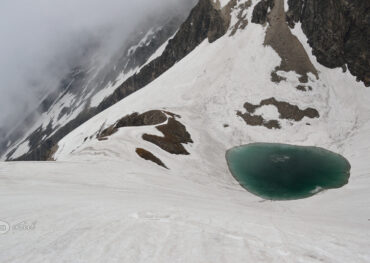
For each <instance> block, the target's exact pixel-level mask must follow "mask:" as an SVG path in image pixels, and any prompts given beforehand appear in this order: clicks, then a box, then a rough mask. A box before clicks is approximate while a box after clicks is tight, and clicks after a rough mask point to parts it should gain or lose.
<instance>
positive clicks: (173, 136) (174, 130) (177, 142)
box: [143, 118, 193, 155]
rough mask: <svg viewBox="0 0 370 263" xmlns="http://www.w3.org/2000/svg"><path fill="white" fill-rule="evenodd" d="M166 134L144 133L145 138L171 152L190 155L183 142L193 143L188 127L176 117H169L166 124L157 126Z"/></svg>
mask: <svg viewBox="0 0 370 263" xmlns="http://www.w3.org/2000/svg"><path fill="white" fill-rule="evenodd" d="M156 128H157V129H158V130H159V131H160V132H161V133H162V134H163V135H164V136H163V137H160V136H157V135H151V134H144V135H143V140H145V141H148V142H151V143H153V144H155V145H157V146H158V147H160V148H161V149H162V150H164V151H166V152H169V153H171V154H182V155H189V152H188V151H187V150H186V149H185V148H184V146H183V145H182V144H187V143H192V142H193V140H192V139H191V136H190V134H189V133H188V132H187V130H186V127H185V126H184V125H183V124H182V123H180V122H179V121H177V120H176V119H175V118H169V119H168V122H167V123H166V124H163V125H160V126H157V127H156Z"/></svg>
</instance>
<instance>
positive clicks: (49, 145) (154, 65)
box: [6, 0, 235, 160]
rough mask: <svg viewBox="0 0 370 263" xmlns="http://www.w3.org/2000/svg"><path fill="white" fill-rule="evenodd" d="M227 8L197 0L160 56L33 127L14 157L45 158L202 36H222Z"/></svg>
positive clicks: (226, 24) (185, 53)
mask: <svg viewBox="0 0 370 263" xmlns="http://www.w3.org/2000/svg"><path fill="white" fill-rule="evenodd" d="M234 3H235V1H231V4H234ZM225 10H226V11H225ZM229 10H230V6H229V5H227V6H226V7H224V10H222V9H220V8H219V6H218V5H217V4H215V3H214V2H213V0H200V1H199V2H198V4H197V5H196V6H195V7H194V8H193V9H192V11H191V12H190V15H189V16H188V18H187V19H186V21H185V22H184V23H183V24H182V25H181V26H180V28H179V29H178V31H177V33H176V35H175V36H174V37H173V38H172V39H171V40H170V41H169V42H168V44H167V46H166V48H165V50H164V51H163V53H162V55H161V56H159V57H157V58H156V59H154V60H152V61H151V62H149V63H148V64H147V65H145V66H143V67H142V68H141V69H140V71H139V72H138V73H136V74H134V75H133V76H131V77H129V78H128V79H127V80H126V81H124V82H123V83H122V85H121V86H119V87H118V88H117V89H116V90H115V91H114V92H113V93H112V94H111V95H110V96H108V97H106V98H105V99H104V100H103V101H102V102H101V103H100V104H99V105H98V106H97V107H92V108H85V109H84V110H83V111H81V113H79V114H78V116H77V117H75V118H74V119H73V120H71V121H69V122H68V123H66V124H65V125H63V126H62V127H60V128H59V129H58V130H56V131H54V132H53V131H51V130H47V131H44V130H39V129H38V130H36V131H35V132H34V133H33V134H32V135H31V136H30V137H29V138H28V140H29V141H30V140H31V139H32V145H31V147H30V148H31V150H30V151H29V152H28V153H26V154H24V155H22V156H20V157H18V158H15V159H16V160H48V159H49V158H50V155H51V154H52V153H53V150H52V149H53V147H54V146H55V145H56V144H57V143H58V141H59V140H60V139H62V138H63V137H64V136H65V135H67V134H68V133H69V132H71V131H72V130H73V129H75V128H77V127H78V126H79V125H81V124H82V123H84V122H85V121H87V120H88V119H90V118H91V117H93V116H95V115H96V114H98V113H99V112H101V111H103V110H105V109H107V108H108V107H110V106H112V105H113V104H115V103H116V102H118V101H120V100H121V99H123V98H125V97H127V96H128V95H130V94H132V93H133V92H135V91H137V90H139V89H141V88H143V87H144V86H146V85H147V84H149V83H150V82H152V81H153V80H154V79H156V78H157V77H159V76H160V75H161V74H163V73H164V72H165V71H167V70H168V69H169V68H171V67H172V66H173V65H174V64H175V63H176V62H177V61H179V60H181V59H182V58H184V57H185V56H186V55H187V54H189V53H190V52H191V51H192V50H194V49H195V48H196V47H197V46H198V45H199V44H200V43H201V42H203V41H204V40H205V39H207V38H208V40H209V42H214V41H215V40H217V39H218V38H220V37H221V36H223V35H224V34H225V33H226V32H227V30H228V27H229V23H230V16H229V15H228V13H227V12H228V11H229ZM139 53H142V52H139ZM46 132H47V133H46ZM49 134H52V135H50V136H49V137H47V139H43V138H45V136H47V135H49ZM15 150H16V149H14V151H15ZM14 151H13V152H10V153H9V154H8V155H7V156H6V157H7V159H8V160H9V159H13V158H12V154H13V153H14Z"/></svg>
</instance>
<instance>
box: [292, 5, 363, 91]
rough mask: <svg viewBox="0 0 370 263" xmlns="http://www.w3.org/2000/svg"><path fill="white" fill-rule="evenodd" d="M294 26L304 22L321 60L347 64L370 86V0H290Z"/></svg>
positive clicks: (327, 62) (319, 60)
mask: <svg viewBox="0 0 370 263" xmlns="http://www.w3.org/2000/svg"><path fill="white" fill-rule="evenodd" d="M288 4H289V11H288V12H287V20H288V23H289V25H290V26H291V27H294V25H295V23H297V22H301V23H302V29H303V32H304V33H305V34H306V36H307V38H308V42H309V44H310V46H311V47H312V49H313V54H314V55H315V56H316V57H317V60H318V62H320V63H321V64H323V65H324V66H326V67H329V68H335V67H343V68H345V67H346V66H347V67H348V69H349V71H350V72H351V74H352V75H354V76H356V77H357V79H358V80H360V81H363V82H364V83H365V85H366V86H370V48H369V47H370V1H368V0H325V1H322V0H288Z"/></svg>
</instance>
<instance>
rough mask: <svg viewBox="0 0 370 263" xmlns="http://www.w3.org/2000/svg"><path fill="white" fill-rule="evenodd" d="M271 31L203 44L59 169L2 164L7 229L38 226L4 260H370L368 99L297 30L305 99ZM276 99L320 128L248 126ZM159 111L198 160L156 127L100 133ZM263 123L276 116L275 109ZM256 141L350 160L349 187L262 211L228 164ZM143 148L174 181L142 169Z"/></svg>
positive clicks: (111, 115) (7, 237) (73, 139)
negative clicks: (251, 114) (162, 143)
mask: <svg viewBox="0 0 370 263" xmlns="http://www.w3.org/2000/svg"><path fill="white" fill-rule="evenodd" d="M222 2H223V1H222ZM256 2H258V1H253V5H252V7H250V8H249V9H248V10H247V13H248V21H250V20H251V13H252V10H253V6H254V5H255V4H256ZM222 4H223V3H222ZM233 14H235V15H236V14H237V12H235V13H233ZM232 21H234V22H236V19H235V17H234V19H233V20H232ZM234 22H233V23H234ZM265 31H266V27H263V26H261V25H257V24H253V23H249V24H248V26H247V27H246V28H245V29H244V30H239V31H238V32H237V33H236V34H235V35H234V36H232V37H230V36H229V34H226V35H225V36H224V37H222V38H220V39H219V40H217V41H216V42H214V43H212V44H210V43H208V41H207V40H206V41H204V42H203V43H202V44H201V45H199V46H198V47H197V48H196V49H195V50H194V51H193V52H191V53H190V54H189V55H188V56H187V57H185V58H184V59H183V60H181V61H179V62H178V63H177V64H176V65H175V66H173V67H172V68H171V69H170V70H168V71H167V72H166V73H164V74H163V75H162V76H161V77H159V78H157V79H156V80H155V81H153V82H152V83H151V84H149V85H148V86H146V87H145V88H143V89H141V90H139V91H137V92H135V93H134V94H132V95H130V96H129V97H127V98H125V99H123V100H122V101H120V102H119V103H117V104H115V105H114V106H112V107H110V108H108V109H107V110H105V111H104V112H102V113H100V114H98V115H97V116H95V117H94V118H92V119H91V120H89V121H88V122H86V123H84V124H83V125H81V126H80V127H79V128H77V129H75V130H74V131H73V132H71V133H70V134H69V135H67V136H66V137H65V138H64V139H62V140H61V141H60V142H59V145H58V146H59V149H58V151H57V152H56V154H55V156H54V157H55V158H56V160H57V161H56V162H44V163H38V162H31V163H22V162H20V163H17V162H15V163H0V182H1V183H0V193H1V196H2V198H0V206H1V210H0V211H1V212H0V221H5V222H7V223H9V224H10V225H11V227H12V226H14V225H17V224H18V223H21V222H25V223H24V224H25V225H27V224H28V225H32V224H33V223H35V224H34V226H35V227H34V228H33V229H17V228H15V229H11V230H10V231H9V232H8V233H6V234H3V235H0V250H1V251H2V252H3V253H0V262H158V263H159V262H202V263H203V262H346V263H348V262H370V249H369V248H370V246H369V245H370V243H369V240H370V161H369V160H370V89H366V88H365V87H364V85H363V84H362V83H358V82H356V81H355V78H354V77H353V76H351V75H350V73H348V72H346V73H343V72H342V70H341V69H327V68H325V67H323V66H321V65H320V64H318V63H317V62H316V59H315V57H313V56H312V55H311V50H310V48H309V46H308V44H306V41H307V40H306V38H305V36H304V34H303V33H302V30H301V29H300V28H299V25H297V26H296V28H295V30H293V31H292V32H293V33H294V34H295V35H296V36H297V37H298V39H299V40H300V41H301V42H302V44H303V45H304V47H305V50H306V52H307V53H308V54H309V56H310V59H311V62H312V63H313V64H314V66H315V67H316V69H317V71H318V72H319V79H316V77H315V76H313V75H312V74H310V75H309V80H308V83H307V85H309V86H311V87H312V91H307V92H302V91H299V90H297V89H296V88H295V87H296V86H297V85H299V84H300V82H299V80H298V78H299V77H300V76H299V75H298V74H296V73H295V72H278V74H279V75H280V76H284V77H285V78H286V80H285V81H281V82H280V83H274V82H272V81H271V80H270V79H271V76H270V75H271V72H272V71H273V70H274V69H275V67H276V66H278V65H279V64H280V62H281V59H280V57H279V56H278V54H277V53H276V52H275V51H274V50H273V49H272V48H271V47H269V46H264V45H263V42H264V36H265ZM271 97H274V98H276V99H277V100H279V101H285V102H289V103H291V104H293V105H297V106H298V107H299V108H301V109H305V108H307V107H312V108H315V109H316V110H317V111H318V112H319V114H320V118H316V119H310V118H307V117H306V118H304V119H303V120H302V121H298V122H295V121H290V120H279V122H280V124H281V126H282V128H281V129H267V128H265V127H260V126H248V125H247V124H246V123H245V122H244V120H243V119H242V118H240V117H238V116H237V114H236V112H237V111H242V112H244V111H245V110H244V109H243V105H244V103H245V102H249V103H252V104H259V103H260V101H261V100H264V99H267V98H271ZM148 110H166V111H170V112H172V113H175V114H178V115H180V116H181V118H177V120H178V121H179V122H181V123H182V124H184V125H185V127H186V129H187V131H188V132H189V133H190V135H191V137H192V140H193V141H194V143H192V144H186V145H184V146H185V148H186V150H187V151H188V152H189V153H190V155H172V154H170V153H167V152H165V151H163V150H162V149H160V148H159V147H157V146H156V145H154V144H151V143H149V142H147V141H144V140H143V139H142V135H143V134H144V133H149V134H155V135H161V133H160V132H159V131H158V130H156V128H155V127H154V126H141V127H124V128H120V129H119V131H118V132H117V133H115V134H113V135H112V136H110V137H108V140H104V141H99V140H97V138H96V135H97V134H98V133H99V131H100V130H101V129H102V128H106V127H108V126H109V125H111V124H114V123H115V122H116V121H117V120H119V119H120V118H122V117H124V116H126V115H128V114H131V113H133V112H139V113H143V112H146V111H148ZM258 113H259V114H262V115H263V116H264V117H265V118H266V119H276V118H277V116H278V113H277V111H276V108H275V107H273V106H264V107H261V108H260V109H259V110H258ZM252 142H278V143H289V144H297V145H312V146H320V147H324V148H327V149H328V150H331V151H334V152H337V153H340V154H342V155H343V156H344V157H346V158H347V159H348V160H349V162H350V163H351V166H352V169H351V178H350V182H349V184H348V185H346V186H344V187H343V188H340V189H336V190H330V191H324V192H321V193H319V194H317V195H316V196H313V197H311V198H308V199H302V200H296V201H285V202H271V201H267V200H262V199H261V198H259V197H257V196H254V195H252V194H250V193H248V192H247V191H245V190H244V189H243V188H241V187H240V186H239V185H238V183H237V182H236V180H235V179H234V178H233V177H232V176H231V174H230V172H229V170H228V167H227V163H226V159H225V153H226V151H227V150H228V149H230V148H232V147H234V146H238V145H242V144H247V143H252ZM139 147H140V148H144V149H146V150H148V151H150V152H152V153H153V154H154V155H155V156H157V157H158V158H159V159H161V160H162V161H163V163H164V164H165V165H166V166H167V167H168V168H169V169H165V168H163V167H160V166H158V165H156V164H155V163H152V162H150V161H146V160H143V159H141V158H140V157H139V156H138V155H137V154H136V153H135V149H136V148H139Z"/></svg>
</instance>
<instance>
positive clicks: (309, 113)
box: [237, 98, 320, 129]
mask: <svg viewBox="0 0 370 263" xmlns="http://www.w3.org/2000/svg"><path fill="white" fill-rule="evenodd" d="M268 105H273V106H275V107H276V109H277V110H278V112H279V119H286V120H292V121H297V122H298V121H301V120H302V119H303V118H304V117H307V118H319V117H320V114H319V112H318V111H317V110H316V109H314V108H307V109H304V110H302V109H300V108H299V107H298V106H296V105H292V104H290V103H288V102H285V101H278V100H276V99H275V98H269V99H265V100H262V101H261V102H260V104H258V105H254V104H251V103H249V102H246V103H245V104H244V108H245V110H246V112H245V113H242V112H241V111H237V115H238V116H239V117H241V118H243V120H244V121H245V122H246V124H248V125H251V126H264V127H266V128H269V129H273V128H274V129H280V128H281V126H280V123H279V121H278V120H265V119H264V118H263V116H262V115H258V114H254V113H255V111H256V110H257V109H258V108H260V107H262V106H268Z"/></svg>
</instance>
